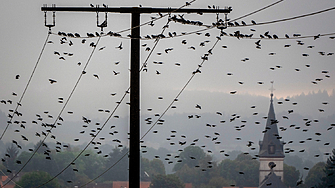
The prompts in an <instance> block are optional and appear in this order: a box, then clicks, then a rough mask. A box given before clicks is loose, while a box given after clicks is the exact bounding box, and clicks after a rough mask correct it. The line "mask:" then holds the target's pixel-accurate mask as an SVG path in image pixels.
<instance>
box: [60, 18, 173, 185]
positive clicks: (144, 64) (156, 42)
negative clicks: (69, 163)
mask: <svg viewBox="0 0 335 188" xmlns="http://www.w3.org/2000/svg"><path fill="white" fill-rule="evenodd" d="M169 22H170V21H169V20H168V22H167V24H169ZM167 24H166V25H167ZM165 30H166V27H164V28H163V30H162V32H161V34H163V33H164V31H165ZM158 42H159V38H158V39H157V40H156V41H155V44H154V46H153V47H152V49H151V50H150V52H149V54H148V55H147V58H146V59H145V61H144V63H142V67H141V68H140V70H139V71H140V72H141V71H142V70H143V68H144V67H146V65H147V61H148V60H149V58H150V56H151V55H152V53H153V51H154V50H155V48H156V46H157V44H158ZM129 90H130V87H128V89H127V91H126V92H125V94H124V95H123V97H122V99H121V100H120V103H118V105H119V104H121V102H122V101H123V99H124V97H125V95H126V94H127V93H128V92H129ZM117 107H118V106H117ZM115 110H116V108H115V109H114V111H115ZM110 117H112V114H111V115H110V116H109V118H108V119H107V120H106V121H105V123H104V125H105V124H106V123H107V122H108V121H109V119H110ZM104 125H103V126H102V129H103V127H104ZM102 129H101V130H102ZM101 130H100V131H101ZM100 131H98V133H97V134H99V133H100ZM92 141H93V140H92ZM92 141H91V142H92ZM91 142H90V143H91ZM128 154H129V151H127V152H126V153H125V154H124V155H123V156H122V157H121V158H120V159H119V160H117V161H116V162H115V163H114V164H113V165H112V166H110V167H109V168H108V169H106V170H105V171H104V172H102V173H101V174H100V175H98V176H97V177H96V178H93V179H92V180H90V181H89V182H87V183H85V184H84V185H81V186H80V187H84V186H85V185H88V184H89V183H91V182H93V181H94V180H96V179H98V178H100V177H101V176H102V175H104V174H105V173H106V172H108V171H109V170H110V169H112V168H113V167H114V166H115V165H116V164H118V163H119V162H120V161H121V160H122V159H123V158H124V157H125V156H127V155H128ZM64 170H65V169H64Z"/></svg>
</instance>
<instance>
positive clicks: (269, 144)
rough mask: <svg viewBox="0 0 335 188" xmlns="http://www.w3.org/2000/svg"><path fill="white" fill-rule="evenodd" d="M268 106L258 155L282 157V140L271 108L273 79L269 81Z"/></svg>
mask: <svg viewBox="0 0 335 188" xmlns="http://www.w3.org/2000/svg"><path fill="white" fill-rule="evenodd" d="M271 83H272V86H271V89H270V90H271V94H270V97H271V99H270V108H269V113H268V117H267V122H266V127H265V130H264V132H265V133H264V136H263V141H260V143H259V145H260V150H259V157H274V158H277V157H279V158H284V157H285V156H284V151H283V142H281V141H280V138H281V137H280V136H279V134H278V127H277V123H278V121H277V120H276V115H275V111H274V108H273V90H274V89H273V81H272V82H271Z"/></svg>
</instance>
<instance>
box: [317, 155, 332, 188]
mask: <svg viewBox="0 0 335 188" xmlns="http://www.w3.org/2000/svg"><path fill="white" fill-rule="evenodd" d="M324 172H325V173H326V176H325V177H323V178H322V179H321V183H320V184H319V187H334V186H335V149H333V151H332V156H330V157H329V158H328V159H327V163H326V166H325V168H324Z"/></svg>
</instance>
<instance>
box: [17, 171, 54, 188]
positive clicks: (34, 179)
mask: <svg viewBox="0 0 335 188" xmlns="http://www.w3.org/2000/svg"><path fill="white" fill-rule="evenodd" d="M51 178H52V177H51V176H50V174H48V173H47V172H43V171H38V172H29V173H27V174H25V175H23V176H22V178H21V179H20V181H18V182H16V184H17V185H16V186H15V187H14V188H19V187H24V188H31V187H37V186H39V185H42V184H43V183H45V182H46V181H48V180H50V179H51ZM18 185H19V186H18ZM56 187H60V185H59V184H58V183H57V180H56V179H54V180H52V181H51V182H49V183H48V184H46V185H43V188H56Z"/></svg>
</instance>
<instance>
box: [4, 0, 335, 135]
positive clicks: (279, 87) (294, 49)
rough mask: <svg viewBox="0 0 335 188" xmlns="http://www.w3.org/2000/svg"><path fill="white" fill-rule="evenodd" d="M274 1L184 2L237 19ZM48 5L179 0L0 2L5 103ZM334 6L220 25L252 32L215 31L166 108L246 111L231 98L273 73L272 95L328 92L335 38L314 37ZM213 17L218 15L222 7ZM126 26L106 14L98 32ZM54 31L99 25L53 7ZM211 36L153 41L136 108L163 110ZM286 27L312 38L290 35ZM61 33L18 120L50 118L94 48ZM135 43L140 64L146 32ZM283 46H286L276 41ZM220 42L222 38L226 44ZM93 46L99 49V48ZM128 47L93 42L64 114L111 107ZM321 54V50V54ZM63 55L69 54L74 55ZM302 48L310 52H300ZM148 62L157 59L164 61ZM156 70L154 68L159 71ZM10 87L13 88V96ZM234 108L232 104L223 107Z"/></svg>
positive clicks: (244, 103) (328, 0)
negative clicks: (228, 10) (173, 104)
mask: <svg viewBox="0 0 335 188" xmlns="http://www.w3.org/2000/svg"><path fill="white" fill-rule="evenodd" d="M273 2H276V1H261V0H239V1H236V0H207V1H204V0H197V1H195V2H194V3H192V5H191V6H190V8H207V6H208V5H210V6H212V5H215V6H219V7H220V8H224V7H225V6H231V7H232V8H233V11H232V12H231V13H230V14H228V18H229V19H235V18H238V17H240V16H243V15H246V14H248V13H251V12H253V11H255V10H258V9H260V8H262V7H265V6H267V5H269V4H271V3H273ZM53 3H54V4H56V6H83V7H88V6H89V5H90V3H92V4H94V5H96V4H99V5H100V6H102V3H105V4H108V5H109V7H126V6H135V7H136V6H138V5H140V4H141V5H142V6H143V7H176V8H177V7H180V6H181V5H183V4H184V2H183V1H177V0H172V1H171V0H170V1H162V0H141V1H140V0H138V1H133V0H123V1H109V2H106V1H94V0H92V1H86V0H81V1H60V0H47V1H42V0H35V1H18V0H12V1H4V2H2V6H1V7H0V22H1V35H0V38H1V43H0V63H1V64H0V65H1V68H0V100H2V99H4V100H6V101H7V100H8V99H10V100H12V101H14V103H15V102H17V101H18V100H19V97H21V94H22V92H23V89H24V87H25V86H26V84H27V82H28V79H29V77H30V75H31V72H32V70H33V67H34V65H35V63H36V61H37V58H38V55H39V53H40V52H41V49H42V46H43V44H44V41H45V39H46V37H47V33H48V29H47V28H46V27H44V13H43V12H42V11H41V10H40V8H41V7H42V6H43V4H48V5H49V6H51V4H53ZM331 7H335V2H334V1H333V0H318V1H315V0H295V1H290V0H286V1H283V2H281V3H279V4H277V5H275V6H273V7H270V8H268V9H266V10H263V11H261V12H259V13H257V14H254V15H251V16H249V17H246V18H243V19H241V20H238V23H239V24H240V25H241V21H242V20H243V21H244V22H246V23H247V24H250V23H251V20H254V21H256V22H257V23H262V22H268V21H274V20H280V19H284V18H290V17H294V16H299V15H304V14H309V13H312V12H317V11H320V10H324V9H328V8H331ZM334 11H335V10H331V11H328V12H324V13H321V14H316V15H313V16H309V17H304V18H299V19H295V20H290V21H285V22H279V23H274V24H264V25H259V26H258V25H254V26H244V27H229V28H227V29H226V30H224V31H225V32H226V33H228V34H229V33H234V32H235V31H240V33H243V34H248V35H250V34H253V37H252V38H251V39H250V38H248V39H246V38H241V39H237V38H236V37H229V36H223V37H222V40H220V41H219V42H218V43H217V45H216V47H215V48H214V49H213V51H212V53H213V55H210V56H209V60H208V61H205V63H204V64H203V66H202V67H201V73H200V74H196V75H195V77H194V78H193V80H192V81H191V82H190V84H189V85H188V86H187V88H186V92H185V93H183V94H182V95H181V96H180V98H179V101H178V104H180V106H182V108H177V109H176V110H175V111H169V113H170V114H173V113H185V112H190V111H196V112H197V113H203V112H206V113H215V112H216V111H223V112H224V111H226V112H229V113H232V112H235V113H239V112H240V111H245V110H244V109H245V108H249V107H250V106H251V105H258V104H259V103H260V102H258V101H248V100H240V99H241V98H240V97H239V96H242V95H246V94H250V95H261V96H266V97H269V94H270V91H269V89H270V87H271V84H270V81H274V88H275V91H274V92H275V96H276V97H277V98H280V97H284V98H286V97H287V96H289V97H293V96H294V95H300V94H301V93H305V94H308V93H311V92H318V91H319V90H322V91H323V90H326V91H328V94H329V95H333V94H334V93H332V90H333V89H334V88H335V87H334V86H335V82H334V76H335V75H334V72H333V71H334V70H335V64H334V60H335V59H334V58H335V55H333V54H332V53H333V52H334V51H335V48H334V47H335V44H334V42H335V39H331V38H330V37H334V36H335V35H329V36H321V37H319V38H318V39H316V40H314V38H313V36H317V35H318V34H321V35H322V34H329V33H334V31H335V25H334V18H335V13H334ZM219 16H220V18H224V15H219ZM103 17H104V14H103V13H100V20H99V21H100V23H101V22H102V21H103ZM150 17H159V15H158V14H152V15H148V14H145V15H142V16H141V22H146V21H149V20H151V18H150ZM184 18H185V19H189V20H199V21H201V22H203V23H204V24H207V25H210V24H211V23H212V22H215V21H216V15H215V14H204V15H202V16H200V15H197V14H185V15H184ZM47 21H48V23H51V21H52V14H51V13H48V14H47ZM166 23H167V18H162V19H160V20H158V21H157V22H155V23H154V24H155V25H154V26H149V25H146V26H143V27H141V35H142V36H145V35H152V34H159V33H160V32H161V31H162V27H163V26H164V25H165V24H166ZM129 27H130V15H128V14H115V13H113V14H108V27H107V28H105V32H108V31H114V32H117V31H121V30H124V29H127V28H129ZM200 29H204V27H199V26H191V25H182V24H180V23H174V22H170V23H169V27H168V28H167V29H166V31H165V33H164V34H165V35H166V36H167V35H168V34H167V33H168V32H171V33H172V32H176V33H177V34H181V33H182V32H192V31H197V30H200ZM58 31H63V32H66V33H70V32H71V33H75V32H78V33H79V34H81V35H82V36H86V33H87V32H90V33H95V32H97V31H98V32H99V28H97V27H96V14H95V13H79V12H76V13H69V12H57V13H56V27H54V28H52V32H53V33H57V32H58ZM267 31H268V32H269V34H270V35H271V36H273V35H274V34H276V35H277V36H278V37H279V38H280V39H262V40H261V42H260V45H261V46H260V47H261V49H257V48H256V44H255V42H257V41H258V40H259V38H260V34H261V35H264V33H265V32H267ZM205 33H209V35H210V36H209V37H207V36H205ZM128 34H129V32H124V33H122V35H123V36H126V35H128ZM219 34H220V31H219V30H218V29H216V28H214V29H210V30H207V31H202V32H201V34H200V35H197V34H192V35H187V36H181V37H173V38H168V39H162V40H160V41H159V43H158V45H157V48H156V49H155V51H154V52H153V54H152V55H151V56H150V58H149V60H148V65H147V68H148V71H147V72H142V73H141V89H142V90H141V110H142V113H143V114H144V113H149V112H147V111H146V109H147V108H152V109H153V112H151V115H154V114H155V113H158V114H161V113H162V112H163V111H164V110H165V109H166V108H167V107H168V105H169V104H170V103H171V101H172V100H173V99H174V97H175V96H176V95H177V93H178V92H179V91H180V90H181V88H182V87H183V86H184V85H185V83H186V82H187V80H188V79H189V78H190V77H191V76H192V72H193V71H195V70H196V69H197V68H198V65H199V64H200V63H201V62H202V60H201V56H203V54H205V53H207V51H208V50H209V49H210V48H211V47H212V46H213V45H214V42H215V41H216V36H218V35H219ZM285 34H287V35H289V36H290V38H289V39H286V38H285ZM293 34H300V35H301V36H302V37H305V36H312V37H309V38H294V37H293ZM60 39H61V37H60V36H57V35H54V34H52V35H50V38H49V41H52V42H53V43H48V44H47V45H46V48H45V50H44V52H43V55H42V57H41V60H40V62H39V65H38V67H37V69H36V72H35V74H34V77H33V78H32V81H31V83H30V86H29V87H28V90H27V92H26V94H25V96H24V98H23V100H22V107H20V108H19V111H20V112H22V113H23V114H24V116H23V117H22V118H20V120H23V119H25V120H26V121H27V122H29V123H30V122H31V120H32V119H33V118H36V116H35V114H36V113H37V114H43V112H44V111H48V112H49V114H51V115H53V117H56V116H57V115H58V113H59V112H60V109H61V108H62V105H63V104H64V103H63V104H62V103H58V101H59V100H58V98H59V97H63V98H64V101H65V100H66V99H67V98H68V96H69V94H70V92H71V90H72V88H73V87H74V85H75V83H76V81H77V79H78V77H79V76H80V74H81V72H82V70H83V67H84V65H85V63H86V62H87V60H88V57H89V55H90V53H91V51H92V49H93V48H92V47H90V46H89V44H90V43H91V42H94V43H96V41H97V39H98V38H92V39H87V41H86V43H85V44H82V39H78V38H67V41H66V43H65V44H60ZM69 40H71V41H72V43H73V45H72V46H70V45H69ZM183 40H186V44H182V41H183ZM204 41H209V42H205V46H200V44H201V43H202V42H204ZM299 41H300V42H299ZM121 42H122V46H123V49H122V50H119V49H118V48H116V47H118V46H119V45H120V43H121ZM141 44H142V45H144V44H147V46H145V47H141V62H142V63H143V62H144V60H145V59H146V57H147V55H148V54H149V52H148V51H145V49H146V47H150V48H152V47H153V44H154V40H142V41H141ZM285 45H290V46H289V47H284V46H285ZM191 46H193V47H195V50H192V49H190V48H189V47H191ZM222 46H227V48H223V47H222ZM308 46H312V47H308ZM101 47H105V48H104V49H103V50H98V49H100V48H101ZM167 48H173V50H172V51H169V52H168V53H165V49H167ZM129 49H130V40H129V39H123V38H116V37H102V38H101V40H100V42H99V44H98V45H97V50H96V52H95V53H94V54H93V56H92V59H91V61H90V62H89V64H88V66H87V69H86V72H87V73H86V74H85V75H84V76H83V77H82V79H81V80H80V82H79V85H78V87H77V89H76V90H75V92H74V94H73V96H72V98H71V100H70V102H69V104H68V106H67V107H66V108H65V111H64V113H63V114H62V117H65V119H66V120H71V121H81V117H82V116H88V117H90V118H99V119H102V120H104V119H106V117H107V116H108V115H109V114H108V113H98V110H99V109H103V110H105V109H109V110H113V109H114V107H115V106H116V102H117V101H119V100H120V99H121V97H122V94H123V93H124V92H125V91H126V90H127V88H128V87H129V53H130V50H129ZM55 51H57V52H59V53H60V56H58V55H55V54H54V52H55ZM159 52H161V55H158V54H157V53H159ZM319 52H324V55H321V53H319ZM64 53H73V56H68V55H66V54H64ZM269 54H273V55H269ZM303 54H308V56H307V55H305V56H304V55H303ZM59 57H64V58H65V60H61V59H59ZM246 58H247V59H248V60H246ZM241 60H246V61H241ZM79 62H81V65H80V66H79V65H78V63H79ZM116 62H119V63H116ZM153 62H162V63H163V64H155V63H153ZM176 63H179V64H180V66H177V65H176ZM306 65H308V66H309V67H307V66H306ZM277 66H278V67H279V68H278V67H277ZM270 68H273V69H274V70H272V69H270ZM113 71H115V72H120V74H118V75H114V73H113ZM157 71H158V72H160V73H161V74H159V75H158V74H157ZM322 71H326V73H322ZM228 73H229V74H230V75H228ZM94 74H96V75H98V76H99V79H98V78H96V77H94V76H93V75H94ZM16 75H20V77H19V79H15V76H16ZM49 79H54V80H57V83H54V84H50V82H49V81H48V80H49ZM315 79H320V80H321V81H316V80H315ZM239 82H243V84H239ZM258 82H261V83H262V84H259V83H258ZM312 82H316V83H317V84H313V83H312ZM232 91H236V94H234V95H230V94H229V93H230V92H232ZM13 92H15V93H16V94H17V95H18V96H16V97H15V96H13V95H12V93H13ZM112 93H116V95H115V96H112V95H111V94H112ZM221 96H222V97H221ZM158 97H163V99H162V100H159V99H158ZM222 101H223V102H222ZM224 101H229V103H227V104H228V105H224V104H223V103H224ZM265 101H266V103H265V104H262V105H263V108H262V113H264V114H266V113H267V110H268V99H267V98H266V99H265ZM126 102H129V96H128V97H126V99H125V101H124V102H123V103H122V105H121V106H120V108H119V109H118V110H117V112H116V114H115V115H120V116H122V117H125V116H127V114H128V107H129V106H128V105H126V104H125V103H126ZM221 102H222V103H221ZM321 102H322V101H319V103H318V104H320V105H321ZM178 104H177V105H178ZM196 104H199V105H201V106H202V109H201V110H198V109H196V108H195V105H196ZM301 105H302V108H310V107H313V108H315V110H316V111H317V109H318V107H317V106H308V105H305V106H304V104H301ZM237 107H238V108H237ZM14 108H15V105H14V104H13V105H8V104H6V105H4V104H2V103H1V104H0V110H1V111H3V112H5V113H7V111H8V109H14ZM232 108H233V109H234V110H231V109H232ZM275 108H276V107H275ZM288 108H290V107H288ZM327 108H329V111H330V113H329V114H330V115H331V114H332V113H331V112H334V104H329V106H328V107H327ZM197 110H198V111H197ZM68 111H73V112H74V115H69V114H67V112H68ZM297 113H299V112H297ZM44 116H46V115H44ZM45 119H46V121H47V122H48V123H52V122H53V121H54V120H53V119H47V118H45ZM1 121H2V122H6V121H7V120H4V119H1ZM64 131H66V129H65V130H64ZM11 134H13V131H12V130H11V132H8V134H7V135H5V138H6V137H7V136H8V137H9V138H8V137H7V138H8V139H10V136H11ZM31 135H32V136H33V135H34V133H31Z"/></svg>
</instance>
